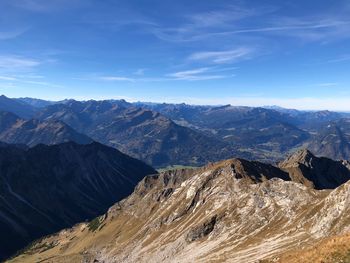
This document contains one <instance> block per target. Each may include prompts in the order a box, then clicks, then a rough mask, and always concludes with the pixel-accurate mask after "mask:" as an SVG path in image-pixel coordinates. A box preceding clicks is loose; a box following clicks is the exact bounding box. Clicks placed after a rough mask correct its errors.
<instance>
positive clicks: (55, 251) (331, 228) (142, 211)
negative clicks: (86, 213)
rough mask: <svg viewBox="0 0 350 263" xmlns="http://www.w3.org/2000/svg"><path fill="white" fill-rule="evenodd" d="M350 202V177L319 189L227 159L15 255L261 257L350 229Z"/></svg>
mask: <svg viewBox="0 0 350 263" xmlns="http://www.w3.org/2000/svg"><path fill="white" fill-rule="evenodd" d="M310 169H316V168H315V167H311V168H310ZM349 201H350V183H345V184H344V185H342V186H339V187H338V188H337V189H335V190H322V191H319V190H315V189H313V188H312V187H310V186H307V185H303V184H301V183H299V182H293V181H290V177H289V176H288V173H286V172H283V171H282V170H280V169H278V168H275V167H273V166H270V165H264V164H261V163H257V162H249V161H244V160H241V159H233V160H227V161H223V162H219V163H214V164H211V165H208V166H206V167H203V168H200V169H196V170H179V171H175V172H166V173H163V174H160V175H153V176H150V177H146V178H145V179H144V180H142V181H141V182H140V183H139V184H138V186H137V187H136V189H135V191H134V193H133V194H132V195H130V196H129V197H128V198H126V199H124V200H123V201H121V202H119V203H117V204H115V205H114V206H112V207H111V208H110V209H109V210H108V212H107V213H106V214H105V215H103V216H100V217H98V218H96V219H95V220H93V221H91V222H90V223H81V224H78V225H76V226H75V227H73V228H71V229H67V230H63V231H61V232H59V233H57V234H55V235H53V236H50V237H47V238H45V239H43V240H42V241H40V242H38V243H36V244H35V245H33V246H32V247H31V248H30V249H29V250H27V251H26V252H25V254H22V255H21V256H19V257H18V258H16V259H14V260H13V261H12V262H33V261H37V260H44V259H50V260H53V261H54V262H67V260H69V262H82V261H83V262H149V260H150V259H152V261H153V262H237V263H238V262H240V263H241V262H248V263H249V262H256V261H257V260H260V259H266V258H273V257H277V256H278V255H280V254H281V253H285V252H287V251H292V250H295V249H302V248H306V247H308V246H310V244H314V243H315V242H318V241H319V240H322V239H323V238H325V237H329V236H331V235H336V234H341V233H345V232H347V231H349V230H350V229H349V227H348V225H349V224H348V223H349V222H350V216H349V212H350V202H349Z"/></svg>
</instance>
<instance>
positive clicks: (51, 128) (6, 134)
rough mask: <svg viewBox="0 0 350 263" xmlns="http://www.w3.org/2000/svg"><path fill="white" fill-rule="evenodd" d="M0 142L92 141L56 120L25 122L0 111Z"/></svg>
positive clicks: (48, 142) (27, 143)
mask: <svg viewBox="0 0 350 263" xmlns="http://www.w3.org/2000/svg"><path fill="white" fill-rule="evenodd" d="M0 141H2V142H6V143H11V144H25V145H28V146H30V147H32V146H35V145H37V144H41V143H42V144H47V145H52V144H59V143H63V142H69V141H74V142H76V143H79V144H88V143H91V142H92V139H90V138H89V137H87V136H86V135H83V134H80V133H78V132H76V131H75V130H73V129H72V128H71V127H70V126H68V125H67V124H65V123H63V122H61V121H58V120H49V121H40V120H36V119H29V120H25V119H22V118H20V117H18V116H16V115H15V114H13V113H10V112H1V111H0Z"/></svg>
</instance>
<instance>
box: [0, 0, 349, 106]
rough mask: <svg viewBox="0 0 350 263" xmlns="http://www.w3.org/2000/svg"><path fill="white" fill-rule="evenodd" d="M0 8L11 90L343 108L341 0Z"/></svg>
mask: <svg viewBox="0 0 350 263" xmlns="http://www.w3.org/2000/svg"><path fill="white" fill-rule="evenodd" d="M0 10H1V11H0V14H1V17H2V21H1V23H0V48H1V49H0V50H1V51H0V92H1V93H4V94H6V95H7V96H9V97H26V96H28V97H38V98H44V99H50V100H60V99H62V98H67V97H69V98H75V99H90V98H93V99H106V98H125V99H126V100H130V101H135V100H136V101H137V100H140V101H155V102H169V103H181V102H185V103H188V104H201V105H202V104H209V105H217V104H220V105H222V104H232V105H247V106H262V105H279V106H281V107H284V108H296V109H301V110H325V109H328V110H333V111H350V104H349V101H350V89H349V87H350V81H349V77H348V75H349V73H348V68H349V63H350V45H348V44H349V38H350V27H349V25H350V19H349V14H350V5H349V3H348V1H345V0H341V1H336V2H334V1H332V2H330V1H325V0H323V1H307V2H305V1H303V2H302V1H298V2H297V3H296V2H295V1H283V2H281V1H277V0H269V1H264V2H263V3H262V2H261V1H257V0H253V1H244V0H242V1H233V2H232V1H227V0H220V1H215V3H213V2H211V1H200V2H194V1H193V2H189V1H183V0H181V1H176V2H174V1H166V2H164V1H160V0H153V1H138V2H137V3H136V2H131V1H125V0H122V1H97V0H73V1H68V0H52V1H42V0H13V1H2V2H1V3H0ZM155 10H156V11H157V12H155ZM62 17H64V19H62Z"/></svg>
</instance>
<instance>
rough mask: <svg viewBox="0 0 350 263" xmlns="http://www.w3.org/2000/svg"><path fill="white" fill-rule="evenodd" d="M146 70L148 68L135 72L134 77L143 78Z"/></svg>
mask: <svg viewBox="0 0 350 263" xmlns="http://www.w3.org/2000/svg"><path fill="white" fill-rule="evenodd" d="M146 70H147V69H146V68H139V69H138V70H136V71H135V72H134V75H137V76H143V75H145V71H146Z"/></svg>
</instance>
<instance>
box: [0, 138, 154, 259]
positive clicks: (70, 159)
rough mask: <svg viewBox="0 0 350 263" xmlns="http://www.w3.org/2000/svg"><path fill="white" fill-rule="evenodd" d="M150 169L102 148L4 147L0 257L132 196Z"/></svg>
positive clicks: (0, 175) (0, 161)
mask: <svg viewBox="0 0 350 263" xmlns="http://www.w3.org/2000/svg"><path fill="white" fill-rule="evenodd" d="M154 173H156V171H155V170H154V169H153V168H151V167H149V166H147V165H146V164H144V163H142V162H141V161H138V160H136V159H133V158H131V157H128V156H126V155H124V154H122V153H121V152H119V151H117V150H115V149H113V148H110V147H107V146H103V145H101V144H99V143H91V144H88V145H78V144H76V143H72V142H70V143H65V144H59V145H55V146H45V145H38V146H36V147H34V148H29V149H23V148H18V147H15V146H11V145H2V147H0V196H1V199H0V233H1V235H0V243H1V247H0V257H1V258H3V257H6V256H9V255H11V254H12V253H14V252H15V251H16V250H18V249H20V248H21V247H23V246H25V245H26V244H28V243H29V242H30V241H32V240H34V239H36V238H39V237H41V236H43V235H47V234H50V233H53V232H55V231H57V230H60V229H62V228H66V227H70V226H72V225H73V224H75V223H77V222H80V221H84V220H87V219H91V218H94V217H96V216H97V215H99V214H101V213H104V212H105V211H106V210H107V208H108V207H109V206H111V205H112V204H114V203H115V202H116V201H119V200H121V199H122V198H124V197H126V196H127V195H129V194H130V193H131V192H132V191H133V189H134V187H135V186H136V185H137V183H138V182H139V181H140V180H141V179H142V178H143V177H144V176H146V175H149V174H154Z"/></svg>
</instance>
